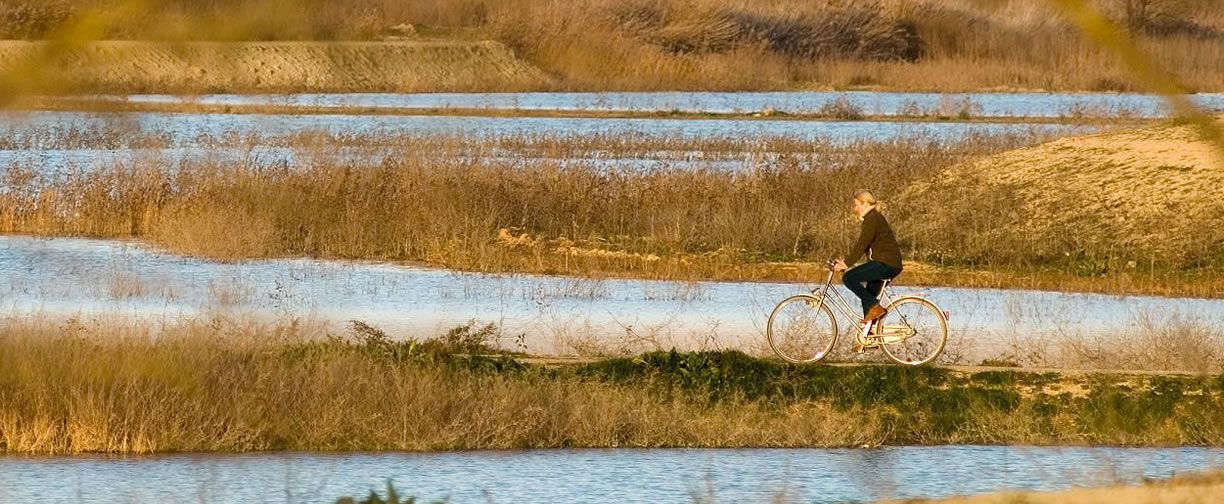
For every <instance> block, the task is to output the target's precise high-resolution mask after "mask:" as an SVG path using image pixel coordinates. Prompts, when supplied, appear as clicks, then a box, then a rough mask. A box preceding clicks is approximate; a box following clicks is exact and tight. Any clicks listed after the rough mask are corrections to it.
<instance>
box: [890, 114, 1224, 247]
mask: <svg viewBox="0 0 1224 504" xmlns="http://www.w3.org/2000/svg"><path fill="white" fill-rule="evenodd" d="M1222 122H1224V121H1222ZM1221 157H1222V156H1221V155H1220V153H1219V151H1218V150H1216V149H1215V148H1214V146H1212V145H1211V144H1209V143H1207V142H1205V141H1203V140H1202V137H1201V136H1200V134H1199V131H1198V130H1197V129H1196V128H1195V127H1193V126H1189V125H1176V126H1174V125H1162V126H1154V127H1148V128H1142V129H1134V130H1125V131H1116V132H1107V133H1101V134H1094V135H1086V136H1074V137H1066V138H1061V139H1058V140H1055V141H1051V142H1047V143H1044V144H1040V145H1036V146H1032V147H1028V148H1023V149H1019V150H1015V151H1010V152H1006V153H1003V154H999V155H996V156H991V157H988V158H984V159H980V160H977V161H974V162H969V163H965V164H961V165H958V166H955V167H953V168H951V169H949V170H947V171H945V172H944V173H942V174H940V175H939V176H938V177H936V178H935V179H934V180H932V181H929V182H926V183H921V184H917V185H915V186H913V187H911V188H910V189H909V190H908V191H907V192H906V193H905V194H904V195H903V197H902V199H903V200H905V204H904V205H901V206H902V207H903V208H910V209H913V210H911V211H909V212H908V213H906V214H905V217H906V220H907V224H908V225H909V226H912V227H913V230H914V236H915V237H918V238H919V239H918V240H917V241H918V242H920V243H925V246H927V247H933V246H934V245H933V244H935V243H939V244H943V245H942V246H947V245H946V244H949V243H956V244H958V245H957V247H956V248H958V249H960V250H959V251H958V254H963V255H964V256H965V258H968V259H970V260H973V259H983V258H988V257H998V256H999V255H1000V254H1002V255H1004V256H1006V257H1010V258H1012V259H1015V258H1018V257H1028V258H1042V257H1045V258H1050V257H1053V256H1066V255H1075V254H1081V253H1084V252H1083V251H1085V250H1088V251H1101V250H1105V251H1107V252H1105V253H1104V255H1105V256H1108V258H1109V259H1117V258H1125V259H1128V260H1144V259H1155V260H1157V261H1159V260H1168V261H1173V262H1178V263H1183V264H1187V265H1193V264H1202V263H1203V261H1204V260H1214V261H1221V260H1224V160H1222V159H1221ZM1096 259H1102V260H1103V259H1105V257H1097V258H1096Z"/></svg>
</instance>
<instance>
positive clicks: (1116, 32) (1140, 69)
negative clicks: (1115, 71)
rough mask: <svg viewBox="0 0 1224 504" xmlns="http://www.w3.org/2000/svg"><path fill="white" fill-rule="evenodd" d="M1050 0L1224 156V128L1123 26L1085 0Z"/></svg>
mask: <svg viewBox="0 0 1224 504" xmlns="http://www.w3.org/2000/svg"><path fill="white" fill-rule="evenodd" d="M1050 1H1051V2H1052V3H1054V4H1055V5H1057V6H1058V7H1059V8H1061V9H1062V10H1063V11H1064V12H1065V13H1066V14H1067V15H1068V16H1069V17H1070V18H1071V20H1072V21H1074V22H1075V23H1076V24H1077V25H1079V27H1080V28H1081V29H1082V30H1083V31H1084V33H1085V34H1086V35H1087V36H1088V38H1089V39H1091V40H1092V41H1093V42H1096V43H1097V44H1098V45H1100V46H1101V47H1103V48H1105V49H1106V50H1108V51H1111V52H1113V53H1115V54H1117V55H1118V57H1119V58H1121V60H1122V62H1123V63H1124V64H1125V65H1126V67H1127V68H1129V69H1130V70H1131V72H1133V73H1134V74H1135V75H1136V76H1137V77H1138V78H1139V79H1140V80H1142V81H1143V83H1144V84H1145V85H1146V86H1148V87H1149V88H1150V89H1151V90H1152V91H1155V92H1157V93H1160V94H1162V95H1164V97H1165V99H1167V100H1168V101H1169V104H1170V105H1171V106H1172V108H1173V113H1174V114H1175V115H1176V116H1177V117H1180V118H1184V119H1186V120H1189V121H1190V122H1191V123H1193V124H1194V125H1196V126H1197V127H1198V129H1199V130H1200V131H1201V132H1202V135H1203V139H1204V140H1206V141H1208V142H1211V143H1212V144H1214V145H1215V146H1216V150H1217V151H1218V153H1219V155H1220V156H1221V158H1224V131H1222V130H1221V128H1220V125H1219V123H1218V122H1217V121H1216V120H1215V118H1214V117H1212V116H1210V115H1208V114H1206V113H1204V112H1203V111H1202V110H1200V109H1199V108H1198V106H1196V105H1195V104H1194V103H1193V102H1192V101H1190V99H1189V98H1187V90H1186V88H1185V87H1184V86H1182V85H1181V84H1180V83H1178V82H1177V80H1176V79H1174V77H1173V76H1172V75H1171V74H1169V73H1167V72H1165V71H1163V70H1161V69H1160V67H1159V66H1157V65H1156V63H1155V62H1154V61H1152V58H1150V57H1148V55H1146V54H1144V53H1143V51H1141V50H1139V47H1138V46H1137V45H1136V44H1135V42H1134V40H1132V39H1131V37H1130V35H1129V34H1128V33H1127V31H1126V30H1125V29H1123V28H1122V27H1120V26H1118V25H1117V24H1116V23H1114V22H1113V21H1110V20H1109V18H1107V17H1105V16H1104V15H1103V14H1101V13H1100V12H1099V11H1097V10H1096V9H1094V8H1093V7H1092V6H1090V5H1088V2H1086V1H1085V0H1050Z"/></svg>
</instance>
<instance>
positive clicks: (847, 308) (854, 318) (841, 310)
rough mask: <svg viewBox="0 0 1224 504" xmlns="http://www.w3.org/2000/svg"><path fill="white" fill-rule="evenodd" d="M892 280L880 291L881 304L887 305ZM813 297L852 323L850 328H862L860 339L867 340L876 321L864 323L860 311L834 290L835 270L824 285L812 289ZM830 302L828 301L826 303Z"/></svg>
mask: <svg viewBox="0 0 1224 504" xmlns="http://www.w3.org/2000/svg"><path fill="white" fill-rule="evenodd" d="M889 283H891V281H890V280H885V281H884V287H883V288H881V289H880V304H883V305H887V303H886V302H885V301H886V300H888V285H889ZM830 293H831V294H832V295H831V296H830V295H829V294H830ZM812 295H813V296H815V297H816V301H818V302H819V304H827V305H828V306H831V307H833V311H835V312H837V313H838V314H839V315H841V317H842V318H843V319H845V320H846V321H849V322H850V327H861V330H860V331H858V333H859V339H860V340H862V339H866V338H867V333H868V332H870V331H871V326H872V325H873V323H874V322H875V321H870V322H867V323H866V324H864V323H862V322H861V320H862V318H863V317H862V316H860V315H857V313H858V310H855V309H854V307H853V305H851V304H850V303H849V302H848V301H846V298H845V297H843V296H842V295H841V293H840V292H838V291H837V289H834V288H833V269H832V268H830V269H829V276H828V277H827V278H825V282H824V285H822V286H819V287H816V288H814V289H812ZM826 300H828V301H826Z"/></svg>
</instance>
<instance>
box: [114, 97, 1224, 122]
mask: <svg viewBox="0 0 1224 504" xmlns="http://www.w3.org/2000/svg"><path fill="white" fill-rule="evenodd" d="M111 99H117V100H126V101H129V102H135V103H198V104H205V105H288V106H301V107H385V108H393V107H394V108H446V107H451V108H487V109H521V110H540V109H543V110H596V111H639V112H641V111H679V112H698V113H699V112H713V113H751V112H758V111H762V110H769V109H772V110H778V111H785V112H788V113H817V112H819V111H820V110H821V108H822V107H824V106H826V105H827V104H829V103H832V102H835V101H837V100H842V101H843V102H844V103H849V104H852V105H854V106H856V107H858V108H861V109H862V110H863V112H864V113H866V114H870V115H923V114H928V115H944V116H952V117H955V116H957V115H958V114H960V113H961V112H962V111H963V112H966V113H967V114H970V115H974V116H987V117H1063V116H1075V115H1085V114H1087V115H1108V114H1121V113H1124V114H1128V115H1132V116H1136V117H1161V116H1165V115H1168V113H1169V111H1168V108H1167V107H1166V105H1165V102H1164V99H1163V98H1162V97H1160V96H1158V95H1146V94H1136V93H970V94H947V93H893V92H875V91H790V92H749V93H735V92H645V93H479V94H475V93H473V94H466V93H418V94H289V95H203V96H190V97H184V96H172V95H134V96H127V97H111ZM1193 100H1194V101H1195V102H1196V103H1198V104H1199V105H1200V106H1203V107H1205V108H1208V109H1212V110H1224V94H1221V93H1205V94H1198V95H1194V97H1193Z"/></svg>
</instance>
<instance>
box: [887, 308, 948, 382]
mask: <svg viewBox="0 0 1224 504" xmlns="http://www.w3.org/2000/svg"><path fill="white" fill-rule="evenodd" d="M877 324H879V325H878V326H877V328H878V329H877V335H878V338H879V341H880V348H881V349H883V350H884V353H885V354H886V355H888V358H890V359H892V360H894V361H896V362H897V363H898V364H905V365H907V366H920V365H923V364H926V363H929V362H931V361H934V360H935V359H936V358H938V357H939V354H941V353H943V350H944V346H945V345H946V344H947V342H948V319H947V318H946V317H944V314H943V312H942V311H940V310H939V307H938V306H935V303H932V302H931V301H929V300H927V299H924V298H920V297H904V298H901V299H898V300H896V301H894V302H892V303H890V304H889V305H888V313H886V314H885V315H884V317H883V318H881V319H880V320H879V321H878V322H877Z"/></svg>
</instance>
